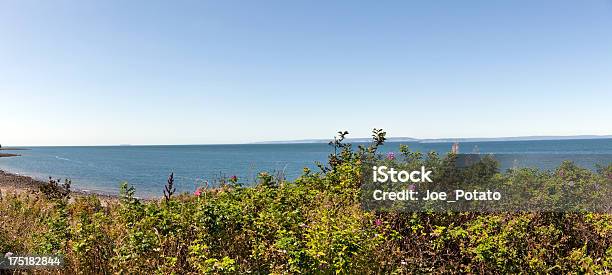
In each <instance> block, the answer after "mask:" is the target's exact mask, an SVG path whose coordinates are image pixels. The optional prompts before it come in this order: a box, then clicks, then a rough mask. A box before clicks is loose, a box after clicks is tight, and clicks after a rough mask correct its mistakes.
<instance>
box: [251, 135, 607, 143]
mask: <svg viewBox="0 0 612 275" xmlns="http://www.w3.org/2000/svg"><path fill="white" fill-rule="evenodd" d="M574 139H612V135H576V136H519V137H495V138H435V139H418V138H411V137H391V138H388V139H387V142H419V143H445V142H485V141H534V140H535V141H537V140H574ZM371 140H372V138H347V139H346V141H347V142H353V143H359V142H370V141H371ZM329 141H330V139H299V140H281V141H262V142H253V143H252V144H293V143H327V142H329Z"/></svg>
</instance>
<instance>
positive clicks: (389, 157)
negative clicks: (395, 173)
mask: <svg viewBox="0 0 612 275" xmlns="http://www.w3.org/2000/svg"><path fill="white" fill-rule="evenodd" d="M387 159H388V160H394V159H395V153H393V152H389V153H387Z"/></svg>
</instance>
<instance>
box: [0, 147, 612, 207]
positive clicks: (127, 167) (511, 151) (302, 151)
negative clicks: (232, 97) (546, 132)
mask: <svg viewBox="0 0 612 275" xmlns="http://www.w3.org/2000/svg"><path fill="white" fill-rule="evenodd" d="M399 144H407V145H409V147H410V148H411V149H412V150H413V151H421V152H429V151H432V150H434V151H437V152H440V153H445V152H448V151H449V150H450V148H451V143H415V142H401V143H396V142H390V143H387V144H385V145H384V146H383V147H382V152H391V151H392V152H397V151H398V148H399ZM354 147H356V144H354ZM28 149H30V150H23V151H8V150H7V151H3V152H4V153H17V154H21V155H22V156H21V157H10V158H0V169H2V170H5V171H8V172H13V173H19V174H25V175H29V176H33V177H35V178H39V179H47V178H48V177H49V176H52V177H54V178H62V179H63V178H70V179H72V183H73V186H74V187H76V188H77V189H80V190H89V191H96V192H102V193H111V194H116V193H117V192H118V190H119V183H121V182H124V181H127V182H129V183H130V184H132V185H134V186H135V187H136V191H137V194H138V195H139V196H143V197H150V196H159V195H161V194H162V190H163V186H164V184H165V181H166V178H167V177H168V174H169V173H170V172H174V173H175V179H176V183H177V190H178V191H186V192H192V191H193V190H194V189H195V185H196V182H198V181H201V180H208V181H211V182H213V181H215V179H218V178H219V177H221V176H227V177H229V176H232V175H236V176H238V177H239V178H240V179H241V182H245V183H247V185H248V183H250V182H253V181H254V178H255V176H256V174H257V173H258V172H260V171H268V172H271V173H277V172H282V173H284V175H285V176H286V177H287V178H288V179H295V178H296V177H297V176H299V175H300V174H301V172H302V170H303V168H304V167H310V168H312V169H316V165H315V161H320V162H325V160H326V159H327V156H328V154H329V153H330V152H331V149H332V148H331V146H329V145H327V144H322V143H311V144H241V145H177V146H99V147H28ZM460 151H461V153H481V154H484V153H487V154H488V153H492V154H501V155H500V157H499V160H500V162H501V166H502V169H506V168H511V167H516V166H520V167H522V166H532V167H538V168H541V169H553V168H554V167H555V166H557V165H558V164H559V163H561V161H562V160H564V159H571V160H574V161H575V162H576V163H578V164H580V165H582V166H584V167H587V168H590V169H593V168H594V165H595V164H610V163H612V139H592V140H555V141H495V142H463V143H461V144H460Z"/></svg>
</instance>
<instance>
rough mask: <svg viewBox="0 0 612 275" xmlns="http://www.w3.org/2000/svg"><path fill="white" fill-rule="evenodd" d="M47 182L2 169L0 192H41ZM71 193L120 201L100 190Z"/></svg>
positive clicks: (75, 190) (108, 200)
mask: <svg viewBox="0 0 612 275" xmlns="http://www.w3.org/2000/svg"><path fill="white" fill-rule="evenodd" d="M45 183H46V182H44V181H41V180H37V179H35V178H33V177H30V176H25V175H18V174H14V173H10V172H7V171H4V170H0V192H1V194H2V195H7V194H15V195H19V194H27V195H36V194H40V190H39V188H40V186H41V185H43V184H45ZM70 194H71V195H73V197H84V196H91V195H95V196H96V197H98V198H99V199H100V202H102V203H103V204H107V203H108V202H116V201H119V196H118V195H112V194H103V193H98V192H89V191H84V190H79V189H71V191H70Z"/></svg>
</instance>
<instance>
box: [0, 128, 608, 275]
mask: <svg viewBox="0 0 612 275" xmlns="http://www.w3.org/2000/svg"><path fill="white" fill-rule="evenodd" d="M346 134H347V133H344V132H341V133H340V137H339V138H338V139H336V140H335V141H334V142H332V145H333V146H334V153H332V155H330V161H329V163H327V164H326V165H322V164H320V165H319V166H320V171H311V170H309V169H305V170H304V173H303V175H302V176H301V177H299V178H298V179H297V180H295V181H293V182H288V181H285V180H283V179H282V178H280V179H279V178H275V177H273V176H271V175H270V174H267V173H261V174H260V176H259V181H258V182H257V184H255V185H254V186H251V187H242V184H240V181H239V179H237V178H235V177H232V178H231V179H229V180H224V181H222V184H221V185H220V186H219V187H217V188H211V189H199V190H198V191H197V192H196V193H195V194H179V195H174V196H172V195H171V194H170V195H166V197H165V198H162V199H160V200H156V201H141V200H139V199H137V198H136V197H135V196H134V191H135V190H134V188H133V187H130V186H129V185H127V184H122V186H121V194H120V196H119V199H118V200H116V201H113V200H110V201H108V200H106V201H103V202H104V203H102V201H101V200H100V198H99V197H96V196H78V197H75V198H72V199H70V198H68V196H65V195H64V193H62V192H55V191H51V192H47V193H49V194H51V195H49V196H44V195H43V196H32V195H25V194H24V195H3V196H2V197H0V199H1V200H0V252H3V253H6V252H12V253H15V254H32V253H57V254H62V255H64V257H65V260H66V266H65V267H64V269H63V270H61V271H60V272H62V273H66V274H74V273H78V274H107V273H124V274H198V273H215V274H238V273H258V274H260V273H268V274H283V273H339V274H362V273H366V274H369V273H429V272H435V273H442V272H443V273H609V272H611V271H612V246H611V243H612V215H610V214H599V213H528V212H512V213H453V212H449V213H398V212H382V211H371V212H369V211H364V210H363V209H362V207H361V205H360V199H359V192H360V191H359V184H360V182H361V177H362V176H363V172H362V171H363V170H362V164H363V162H364V161H366V160H367V159H368V158H382V157H381V156H377V155H376V148H377V147H378V146H379V145H381V144H382V143H383V142H384V132H382V131H380V130H375V132H374V136H373V138H374V142H373V143H372V145H371V146H369V147H359V148H357V150H353V149H352V148H351V145H350V144H346V143H343V139H344V136H345V135H346ZM454 157H455V156H454V155H452V154H449V155H445V156H439V155H437V154H436V153H433V152H431V153H428V154H422V153H419V152H411V151H410V150H409V148H408V147H406V146H402V147H401V150H400V154H399V155H398V157H397V158H395V157H394V158H390V159H387V160H385V161H388V162H393V164H394V165H396V166H397V167H403V168H405V169H411V168H417V167H420V166H421V165H426V166H428V167H438V168H439V170H440V171H443V172H442V173H440V174H439V175H436V177H437V178H436V181H438V182H440V183H444V184H456V183H457V182H460V181H461V180H462V179H463V178H464V177H465V176H466V175H465V173H470V175H469V176H470V177H472V178H474V177H476V178H480V179H482V180H490V179H492V178H495V179H496V180H499V181H503V182H511V181H513V180H515V181H516V180H530V181H533V182H534V183H540V184H550V185H553V186H554V185H555V184H558V183H559V182H565V181H567V180H571V181H573V182H576V183H577V184H580V183H581V182H583V181H586V180H592V179H596V180H598V181H600V182H605V184H612V177H611V175H612V172H611V171H612V166H607V167H601V168H600V169H599V171H598V172H591V171H589V170H586V169H582V168H579V167H576V166H575V165H573V164H572V163H569V162H568V163H564V164H562V165H561V166H560V167H559V168H558V169H557V170H556V171H551V172H543V171H537V170H534V169H518V170H512V171H506V172H503V173H500V172H499V171H498V169H497V166H496V164H495V163H494V162H491V160H483V162H481V163H479V164H478V165H477V166H474V168H471V169H468V170H466V171H458V170H456V168H455V166H454V165H453V162H454V160H453V158H454ZM52 187H53V188H55V186H52ZM47 189H49V190H51V189H50V188H47ZM58 194H59V195H58ZM40 272H43V271H40Z"/></svg>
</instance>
